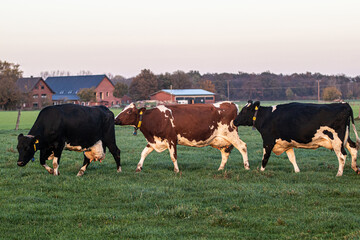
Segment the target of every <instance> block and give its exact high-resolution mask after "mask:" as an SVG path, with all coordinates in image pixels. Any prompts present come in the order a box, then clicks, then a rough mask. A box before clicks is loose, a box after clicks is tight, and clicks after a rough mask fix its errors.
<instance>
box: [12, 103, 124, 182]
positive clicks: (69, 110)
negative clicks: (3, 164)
mask: <svg viewBox="0 0 360 240" xmlns="http://www.w3.org/2000/svg"><path fill="white" fill-rule="evenodd" d="M64 147H65V149H66V150H71V151H79V152H84V163H83V166H82V168H81V169H80V171H79V173H78V174H77V175H78V176H81V175H83V174H84V172H85V170H86V168H87V166H88V165H89V164H90V162H91V161H93V160H95V161H97V160H100V161H101V160H102V159H104V158H105V147H108V148H109V151H110V152H111V154H112V155H113V157H114V159H115V162H116V165H117V171H118V172H121V165H120V150H119V148H118V147H117V146H116V142H115V128H114V114H113V113H112V112H111V111H110V110H109V109H108V108H106V107H104V106H97V107H84V106H80V105H74V104H64V105H56V106H49V107H46V108H44V109H43V110H41V111H40V113H39V116H38V117H37V119H36V121H35V123H34V125H33V127H32V128H31V130H30V131H29V133H28V135H23V134H20V135H19V136H18V145H17V149H18V151H19V160H18V162H17V164H18V166H25V165H26V164H27V163H28V162H29V161H30V160H31V159H33V157H34V154H35V152H36V151H37V150H40V164H41V165H42V166H43V167H44V168H45V169H46V170H47V171H48V172H49V173H50V174H54V175H58V174H59V171H58V167H59V163H60V157H61V153H62V151H63V149H64ZM46 160H53V168H54V169H52V168H50V167H49V166H48V165H46V163H45V161H46Z"/></svg>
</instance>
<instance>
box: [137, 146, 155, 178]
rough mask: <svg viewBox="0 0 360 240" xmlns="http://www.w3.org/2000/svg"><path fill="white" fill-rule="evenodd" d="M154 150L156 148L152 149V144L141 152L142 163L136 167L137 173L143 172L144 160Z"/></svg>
mask: <svg viewBox="0 0 360 240" xmlns="http://www.w3.org/2000/svg"><path fill="white" fill-rule="evenodd" d="M153 150H154V148H152V147H151V146H150V144H148V145H146V147H145V148H144V150H143V151H142V152H141V158H140V161H139V163H138V165H137V167H136V172H141V170H142V167H143V164H144V160H145V158H146V157H147V155H149V153H151V152H152V151H153Z"/></svg>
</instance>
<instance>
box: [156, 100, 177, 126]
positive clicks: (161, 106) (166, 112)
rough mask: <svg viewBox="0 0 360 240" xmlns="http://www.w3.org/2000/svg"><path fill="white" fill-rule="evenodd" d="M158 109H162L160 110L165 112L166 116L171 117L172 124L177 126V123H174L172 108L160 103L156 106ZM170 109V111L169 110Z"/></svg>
mask: <svg viewBox="0 0 360 240" xmlns="http://www.w3.org/2000/svg"><path fill="white" fill-rule="evenodd" d="M156 108H157V109H159V110H160V112H163V113H164V115H165V117H167V118H169V119H170V122H171V126H172V127H175V124H174V117H173V115H172V111H171V109H170V108H167V107H165V106H164V105H159V106H157V107H156ZM168 111H169V112H168Z"/></svg>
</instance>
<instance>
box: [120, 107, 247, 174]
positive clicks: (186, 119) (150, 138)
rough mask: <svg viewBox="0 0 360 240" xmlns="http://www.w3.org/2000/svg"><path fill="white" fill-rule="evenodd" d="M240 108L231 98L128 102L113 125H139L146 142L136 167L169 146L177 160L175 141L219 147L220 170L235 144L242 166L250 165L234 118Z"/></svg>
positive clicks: (195, 145)
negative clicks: (149, 103) (200, 101)
mask: <svg viewBox="0 0 360 240" xmlns="http://www.w3.org/2000/svg"><path fill="white" fill-rule="evenodd" d="M238 112H239V110H238V107H237V105H235V104H233V103H231V102H221V103H215V104H193V105H166V106H164V105H160V106H157V107H155V108H153V109H145V108H141V109H137V108H136V106H135V105H134V104H133V103H131V104H130V105H129V106H127V107H126V108H125V109H124V110H123V111H122V112H121V113H119V115H117V116H116V118H115V124H116V125H132V126H136V127H135V129H137V128H139V129H140V131H141V132H142V133H143V134H144V136H145V138H146V140H147V142H148V144H147V146H146V147H145V148H144V150H143V151H142V153H141V159H140V161H139V163H138V165H137V168H136V171H137V172H139V171H141V170H142V166H143V163H144V160H145V158H146V156H147V155H148V154H149V153H151V152H152V151H153V150H154V149H155V151H157V152H162V151H164V150H165V149H168V150H169V152H170V158H171V160H172V162H173V163H174V171H175V172H179V167H178V164H177V151H176V146H177V144H180V145H185V146H191V147H205V146H212V147H214V148H217V149H219V150H220V151H221V156H222V161H221V164H220V167H219V170H222V169H224V167H225V164H226V162H227V159H228V157H229V154H230V151H231V149H232V148H233V146H235V147H236V148H237V149H238V150H239V151H240V153H241V154H242V157H243V162H244V167H245V169H249V162H248V158H247V148H246V144H245V143H244V142H243V141H241V140H240V138H239V136H238V132H237V127H235V126H234V124H233V120H234V119H235V117H236V115H237V113H238Z"/></svg>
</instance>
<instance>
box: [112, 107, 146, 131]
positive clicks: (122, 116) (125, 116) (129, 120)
mask: <svg viewBox="0 0 360 240" xmlns="http://www.w3.org/2000/svg"><path fill="white" fill-rule="evenodd" d="M145 110H146V108H140V109H137V108H136V106H135V104H134V103H131V104H130V105H128V106H127V107H125V108H124V110H122V112H120V113H119V114H118V115H117V116H116V117H115V125H132V126H137V124H138V122H139V119H140V115H141V114H143V113H144V112H145Z"/></svg>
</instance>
